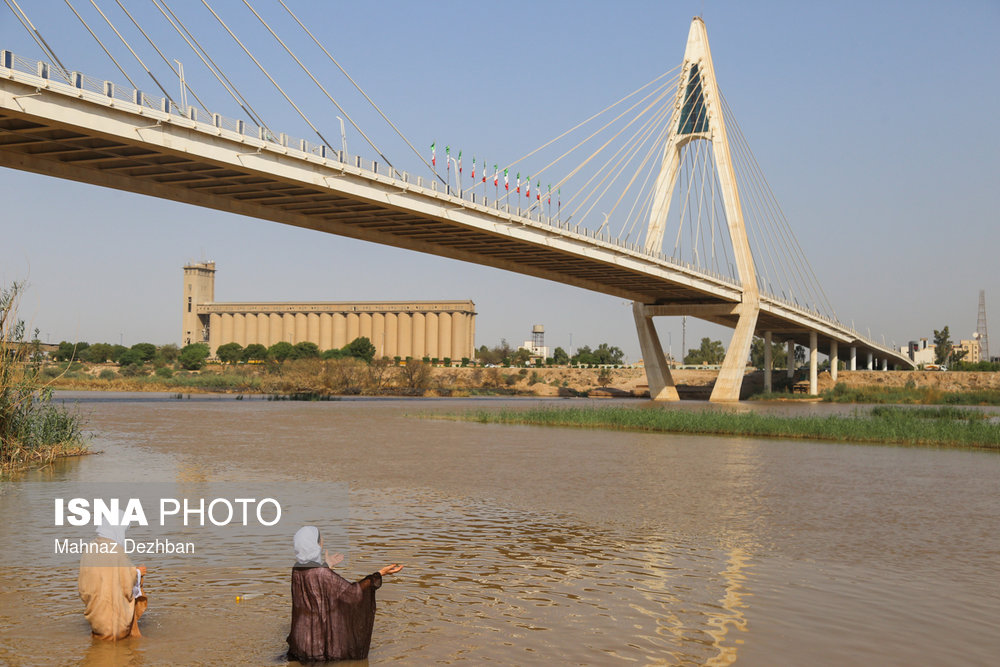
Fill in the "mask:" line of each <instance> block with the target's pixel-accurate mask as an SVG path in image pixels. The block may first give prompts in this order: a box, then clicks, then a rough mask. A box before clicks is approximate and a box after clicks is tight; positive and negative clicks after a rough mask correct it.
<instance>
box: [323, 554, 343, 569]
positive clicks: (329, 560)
mask: <svg viewBox="0 0 1000 667" xmlns="http://www.w3.org/2000/svg"><path fill="white" fill-rule="evenodd" d="M323 560H325V561H326V564H327V565H329V566H330V567H333V566H335V565H339V564H340V562H341V561H343V560H344V554H339V553H335V554H330V552H329V551H326V550H324V551H323Z"/></svg>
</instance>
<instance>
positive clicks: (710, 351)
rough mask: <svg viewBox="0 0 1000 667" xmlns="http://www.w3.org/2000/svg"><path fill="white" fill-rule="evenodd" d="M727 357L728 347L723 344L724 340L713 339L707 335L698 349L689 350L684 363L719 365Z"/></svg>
mask: <svg viewBox="0 0 1000 667" xmlns="http://www.w3.org/2000/svg"><path fill="white" fill-rule="evenodd" d="M725 358H726V348H724V347H723V346H722V341H720V340H712V339H710V338H708V337H707V336H706V337H705V338H702V339H701V345H700V346H699V347H698V348H697V349H695V350H690V351H688V353H687V356H686V357H684V363H685V364H692V365H694V364H708V365H709V366H717V365H718V364H721V363H722V360H723V359H725Z"/></svg>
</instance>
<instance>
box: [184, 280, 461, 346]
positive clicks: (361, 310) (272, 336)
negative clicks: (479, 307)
mask: <svg viewBox="0 0 1000 667" xmlns="http://www.w3.org/2000/svg"><path fill="white" fill-rule="evenodd" d="M183 309H184V310H183V319H182V322H183V326H182V338H181V340H182V341H183V344H185V345H187V344H189V343H199V342H204V343H207V344H208V346H209V349H210V350H211V354H212V356H215V351H216V350H217V349H218V348H219V346H220V345H225V344H226V343H239V344H240V345H242V346H244V347H246V346H247V345H251V344H254V343H259V344H260V345H263V346H265V347H270V346H271V345H274V344H275V343H278V342H280V341H286V342H289V343H291V344H293V345H294V344H296V343H301V342H303V341H309V342H312V343H315V344H316V345H318V346H319V348H320V349H321V350H329V349H332V348H341V347H343V346H345V345H347V344H348V343H350V342H351V341H353V340H354V339H355V338H358V337H360V336H364V337H366V338H368V340H370V341H371V342H372V344H373V345H374V346H375V356H376V357H390V358H392V357H401V358H403V359H405V358H407V357H413V358H414V359H421V358H423V357H430V358H432V359H435V358H436V359H444V358H451V359H454V360H459V359H462V358H463V357H467V358H469V359H471V358H473V356H474V350H475V342H474V341H475V335H476V304H474V303H473V302H472V301H344V302H331V303H327V302H305V303H269V302H256V303H220V302H216V301H215V262H201V263H194V264H188V265H187V266H185V267H184V295H183Z"/></svg>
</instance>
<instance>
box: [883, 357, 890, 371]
mask: <svg viewBox="0 0 1000 667" xmlns="http://www.w3.org/2000/svg"><path fill="white" fill-rule="evenodd" d="M882 370H884V371H887V370H889V359H888V358H886V359H883V360H882Z"/></svg>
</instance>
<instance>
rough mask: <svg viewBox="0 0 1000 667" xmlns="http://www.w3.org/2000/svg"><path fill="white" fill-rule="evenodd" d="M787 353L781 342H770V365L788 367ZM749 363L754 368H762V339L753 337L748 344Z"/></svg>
mask: <svg viewBox="0 0 1000 667" xmlns="http://www.w3.org/2000/svg"><path fill="white" fill-rule="evenodd" d="M787 363H788V353H787V352H786V350H785V346H784V345H783V344H781V343H771V367H772V368H788V366H787V365H786V364H787ZM750 365H751V366H753V367H754V368H764V339H763V338H757V337H756V336H755V337H754V339H753V343H751V344H750Z"/></svg>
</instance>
